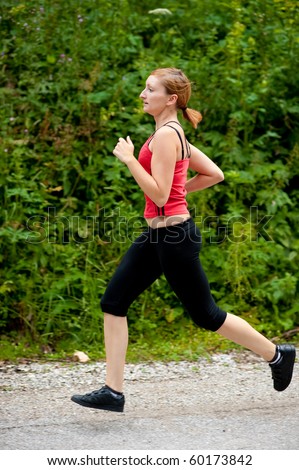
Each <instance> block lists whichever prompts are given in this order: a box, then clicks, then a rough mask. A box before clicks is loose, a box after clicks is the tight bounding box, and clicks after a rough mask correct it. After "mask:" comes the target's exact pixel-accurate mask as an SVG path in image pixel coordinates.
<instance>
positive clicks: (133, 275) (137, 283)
mask: <svg viewBox="0 0 299 470" xmlns="http://www.w3.org/2000/svg"><path fill="white" fill-rule="evenodd" d="M161 274H162V268H161V265H160V261H159V257H158V255H157V252H156V249H155V246H154V245H153V244H151V240H150V232H149V231H148V230H146V231H145V232H143V233H142V234H141V235H140V236H139V237H138V238H137V239H136V240H135V241H134V242H133V243H132V245H131V247H130V248H129V249H128V251H127V252H126V254H125V255H124V257H123V259H122V261H121V262H120V264H119V266H118V267H117V269H116V271H115V273H114V275H113V277H112V278H111V280H110V282H109V284H108V286H107V289H106V291H105V293H104V296H103V297H102V300H101V308H102V310H103V311H104V312H106V313H111V314H113V315H117V316H125V315H126V314H127V311H128V308H129V306H130V305H131V304H132V302H133V301H134V300H135V299H136V298H137V297H138V296H139V295H140V294H141V293H142V292H143V291H144V290H145V289H147V287H149V286H150V285H151V284H152V283H153V282H154V281H155V280H156V279H157V278H158V277H159V276H160V275H161Z"/></svg>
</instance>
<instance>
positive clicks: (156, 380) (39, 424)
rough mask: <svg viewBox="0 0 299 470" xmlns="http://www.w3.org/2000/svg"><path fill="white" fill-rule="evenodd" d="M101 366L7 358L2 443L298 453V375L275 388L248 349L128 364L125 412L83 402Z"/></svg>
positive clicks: (2, 374)
mask: <svg viewBox="0 0 299 470" xmlns="http://www.w3.org/2000/svg"><path fill="white" fill-rule="evenodd" d="M104 373H105V365H104V364H103V363H87V364H79V363H36V362H32V363H28V364H26V363H25V364H18V365H15V364H6V363H2V364H0V410H1V411H0V430H1V440H0V442H1V443H0V449H7V450H12V449H19V450H21V449H24V450H25V449H30V450H37V449H149V450H150V449H183V450H188V449H257V450H258V449H268V450H271V449H281V450H298V449H299V387H298V384H299V372H298V364H296V366H295V371H294V378H293V382H292V384H291V385H290V387H289V388H288V389H287V390H286V391H285V392H282V393H278V392H276V391H274V389H273V388H272V379H271V371H270V369H269V367H268V365H267V364H266V363H264V362H263V361H262V360H260V359H259V358H257V357H256V356H255V355H253V354H251V353H231V354H217V355H214V356H211V358H209V359H207V358H200V359H199V360H198V362H192V363H189V362H179V363H160V362H155V363H147V364H137V365H134V364H128V365H127V366H126V387H125V395H126V406H125V412H124V413H111V412H105V411H98V410H91V409H87V408H83V407H80V406H78V405H76V404H74V403H73V402H71V400H70V396H71V395H72V394H73V393H86V392H88V391H92V390H94V389H96V388H99V387H100V386H101V385H102V383H103V380H104Z"/></svg>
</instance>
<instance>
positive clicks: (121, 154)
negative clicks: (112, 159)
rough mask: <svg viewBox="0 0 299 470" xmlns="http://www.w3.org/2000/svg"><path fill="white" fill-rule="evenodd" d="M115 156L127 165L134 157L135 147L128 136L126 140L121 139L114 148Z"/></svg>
mask: <svg viewBox="0 0 299 470" xmlns="http://www.w3.org/2000/svg"><path fill="white" fill-rule="evenodd" d="M113 155H115V156H116V157H117V158H118V159H119V160H120V161H121V162H123V163H125V164H127V163H128V162H129V161H130V160H132V158H135V157H134V145H133V142H132V141H131V139H130V137H129V136H128V137H127V138H126V140H125V139H123V138H122V137H120V138H119V139H118V143H117V144H116V146H115V147H114V150H113Z"/></svg>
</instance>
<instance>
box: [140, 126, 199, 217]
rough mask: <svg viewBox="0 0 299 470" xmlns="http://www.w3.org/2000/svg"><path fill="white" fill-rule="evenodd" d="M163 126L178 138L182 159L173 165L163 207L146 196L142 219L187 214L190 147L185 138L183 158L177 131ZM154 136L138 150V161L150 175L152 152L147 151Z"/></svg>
mask: <svg viewBox="0 0 299 470" xmlns="http://www.w3.org/2000/svg"><path fill="white" fill-rule="evenodd" d="M169 122H176V123H177V121H169ZM164 126H168V127H171V128H172V129H174V130H175V131H176V133H177V135H178V136H179V139H180V142H181V146H182V159H181V160H179V161H177V162H176V164H175V169H174V175H173V181H172V186H171V190H170V194H169V198H168V201H167V202H166V204H165V205H164V206H163V207H158V206H157V205H156V204H155V203H154V202H153V201H152V200H151V199H150V198H149V197H148V196H147V195H146V194H144V197H145V209H144V217H145V218H146V219H151V218H153V217H157V216H161V215H162V216H163V215H165V216H167V215H178V214H188V209H187V207H188V204H187V201H186V193H187V191H186V189H185V184H186V181H187V171H188V167H189V158H190V155H191V149H190V145H189V144H188V142H187V140H186V137H185V143H186V151H187V155H186V157H185V151H184V145H183V140H182V137H181V135H180V133H179V131H178V130H177V129H176V128H175V127H173V126H169V123H168V122H167V123H166V124H164ZM154 135H155V132H154V134H152V135H151V136H150V137H149V138H148V139H147V141H146V142H145V143H144V144H143V146H142V147H141V149H140V152H139V157H138V161H139V163H140V164H141V165H142V166H143V168H144V169H145V170H146V171H147V172H148V173H149V174H150V175H151V160H152V156H153V154H152V152H151V151H150V149H149V144H150V142H151V140H152V139H153V137H154Z"/></svg>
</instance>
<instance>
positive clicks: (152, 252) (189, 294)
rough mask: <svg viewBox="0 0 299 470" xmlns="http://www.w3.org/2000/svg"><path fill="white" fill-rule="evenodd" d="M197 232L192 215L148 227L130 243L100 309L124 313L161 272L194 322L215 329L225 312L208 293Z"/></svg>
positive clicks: (115, 313)
mask: <svg viewBox="0 0 299 470" xmlns="http://www.w3.org/2000/svg"><path fill="white" fill-rule="evenodd" d="M200 247H201V234H200V231H199V229H198V227H197V226H196V225H195V223H194V221H193V219H192V218H190V219H188V220H186V221H185V222H183V223H181V224H178V225H172V226H170V227H163V228H157V229H152V228H150V227H148V228H147V229H146V230H145V231H144V232H143V233H142V234H141V235H140V236H139V237H138V238H137V239H136V240H135V241H134V242H133V244H132V245H131V247H130V248H129V250H128V251H127V253H126V254H125V256H124V258H123V259H122V261H121V263H120V264H119V266H118V268H117V270H116V271H115V274H114V275H113V277H112V279H111V281H110V282H109V284H108V287H107V289H106V292H105V293H104V296H103V297H102V300H101V308H102V310H103V312H105V313H110V314H112V315H116V316H120V317H124V316H126V315H127V311H128V308H129V307H130V305H131V304H132V302H133V301H134V300H135V299H136V298H137V297H138V296H139V295H140V294H141V293H142V292H143V291H144V290H145V289H146V288H147V287H149V286H150V285H151V284H152V283H153V282H154V281H155V280H156V279H157V278H158V277H160V276H161V274H162V273H163V274H164V275H165V277H166V279H167V281H168V283H169V284H170V286H171V288H172V289H173V291H174V292H175V294H176V295H177V297H178V298H179V300H180V301H181V302H182V304H183V306H184V307H185V309H186V310H187V311H188V313H189V315H190V316H191V318H192V320H193V321H194V323H196V325H198V326H200V327H202V328H205V329H207V330H211V331H216V330H218V328H220V326H221V325H222V324H223V323H224V320H225V318H226V315H227V314H226V312H224V311H223V310H221V309H220V308H219V307H218V306H217V305H216V304H215V301H214V299H213V297H212V295H211V292H210V287H209V283H208V280H207V278H206V275H205V273H204V270H203V268H202V266H201V263H200V260H199V251H200Z"/></svg>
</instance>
